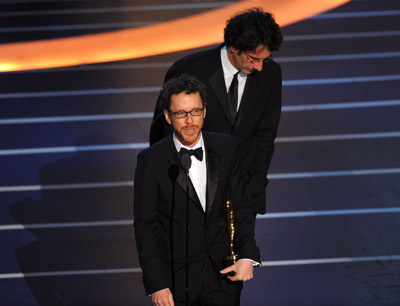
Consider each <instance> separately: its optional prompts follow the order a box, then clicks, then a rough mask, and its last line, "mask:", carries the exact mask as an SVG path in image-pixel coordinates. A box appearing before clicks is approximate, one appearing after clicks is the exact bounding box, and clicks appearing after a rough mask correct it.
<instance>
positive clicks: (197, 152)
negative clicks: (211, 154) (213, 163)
mask: <svg viewBox="0 0 400 306" xmlns="http://www.w3.org/2000/svg"><path fill="white" fill-rule="evenodd" d="M179 153H180V154H181V156H182V155H183V154H189V156H191V155H194V156H195V157H196V158H197V159H198V160H199V161H202V160H203V149H202V148H201V147H200V148H197V149H195V150H188V149H185V148H182V149H181V150H180V151H179Z"/></svg>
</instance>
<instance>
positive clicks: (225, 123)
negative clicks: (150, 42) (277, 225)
mask: <svg viewBox="0 0 400 306" xmlns="http://www.w3.org/2000/svg"><path fill="white" fill-rule="evenodd" d="M281 42H282V34H281V30H280V27H279V25H278V24H277V23H276V22H275V20H274V18H273V16H272V15H271V14H270V13H268V12H264V11H262V10H260V9H250V10H247V11H245V12H242V13H240V14H237V15H236V16H234V17H232V18H231V19H230V20H229V21H228V22H227V25H226V28H225V31H224V44H222V45H221V46H219V47H216V48H213V49H209V50H205V51H202V52H198V53H193V54H191V55H189V56H186V57H184V58H182V59H180V60H178V61H177V62H176V63H174V64H173V65H172V67H171V68H170V69H169V70H168V72H167V74H166V76H165V81H168V80H169V79H171V78H174V77H176V76H178V75H180V74H182V73H186V74H189V75H193V76H195V77H196V78H198V79H199V80H200V81H201V82H202V83H204V84H205V85H206V87H207V103H208V105H207V117H206V118H205V121H204V130H205V131H212V132H218V133H224V134H230V135H232V136H233V138H234V143H235V146H236V148H237V154H238V157H239V159H240V160H241V162H242V166H243V169H244V172H245V177H246V178H247V182H248V184H249V189H250V195H251V205H252V206H253V210H254V212H255V213H260V214H263V213H265V212H266V185H267V183H268V180H267V177H266V176H267V171H268V169H269V166H270V162H271V158H272V154H273V151H274V140H275V137H276V134H277V129H278V123H279V118H280V113H281V88H282V76H281V68H280V66H279V64H277V63H276V62H275V61H273V60H272V55H271V53H272V52H273V51H277V50H278V49H279V47H280V45H281ZM162 103H163V101H162V96H159V98H158V101H157V105H156V108H155V111H154V117H153V123H152V125H151V129H150V144H151V145H152V144H154V143H156V142H157V141H159V140H160V139H162V138H163V137H166V136H167V135H169V134H170V132H171V128H170V126H169V125H168V123H167V122H166V120H165V118H164V113H163V108H162Z"/></svg>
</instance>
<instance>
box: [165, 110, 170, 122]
mask: <svg viewBox="0 0 400 306" xmlns="http://www.w3.org/2000/svg"><path fill="white" fill-rule="evenodd" d="M170 116H171V114H170V113H169V112H168V111H167V110H166V109H164V117H165V120H167V122H168V124H169V125H171V117H170Z"/></svg>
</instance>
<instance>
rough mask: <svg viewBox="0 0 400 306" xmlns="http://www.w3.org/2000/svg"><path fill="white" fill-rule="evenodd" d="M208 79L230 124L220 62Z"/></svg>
mask: <svg viewBox="0 0 400 306" xmlns="http://www.w3.org/2000/svg"><path fill="white" fill-rule="evenodd" d="M208 81H209V82H210V84H211V88H212V89H213V91H214V92H215V95H216V96H217V98H218V102H219V104H220V105H221V108H222V110H223V111H224V116H225V117H226V120H227V121H228V122H229V123H230V124H231V126H232V122H231V116H230V110H229V101H228V95H227V93H226V85H225V80H224V73H223V71H222V64H221V63H220V64H219V68H218V69H217V70H216V71H215V72H214V74H213V75H211V76H210V77H209V78H208Z"/></svg>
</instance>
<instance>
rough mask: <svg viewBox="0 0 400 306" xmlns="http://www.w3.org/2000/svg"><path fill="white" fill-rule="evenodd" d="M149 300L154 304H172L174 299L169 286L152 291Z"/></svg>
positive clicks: (157, 305)
mask: <svg viewBox="0 0 400 306" xmlns="http://www.w3.org/2000/svg"><path fill="white" fill-rule="evenodd" d="M151 300H152V302H153V304H154V305H155V306H174V299H173V297H172V293H171V291H170V290H169V288H166V289H162V290H159V291H157V292H154V293H153V295H152V296H151Z"/></svg>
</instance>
